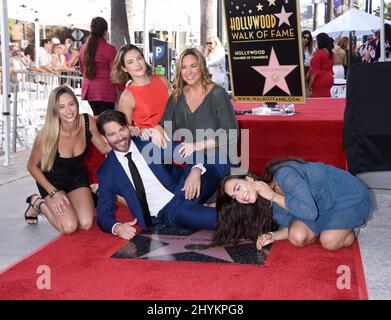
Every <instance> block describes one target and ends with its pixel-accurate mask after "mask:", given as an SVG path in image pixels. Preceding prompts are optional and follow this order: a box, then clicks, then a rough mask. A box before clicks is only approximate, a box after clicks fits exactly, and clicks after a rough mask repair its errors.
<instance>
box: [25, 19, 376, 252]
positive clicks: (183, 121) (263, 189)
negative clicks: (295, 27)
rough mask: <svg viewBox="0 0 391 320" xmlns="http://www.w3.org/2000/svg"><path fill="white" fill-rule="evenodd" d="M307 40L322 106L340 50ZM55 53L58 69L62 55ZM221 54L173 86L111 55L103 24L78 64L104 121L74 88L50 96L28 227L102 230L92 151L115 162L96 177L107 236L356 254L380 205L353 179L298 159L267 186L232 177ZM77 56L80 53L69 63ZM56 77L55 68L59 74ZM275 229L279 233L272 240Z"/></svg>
mask: <svg viewBox="0 0 391 320" xmlns="http://www.w3.org/2000/svg"><path fill="white" fill-rule="evenodd" d="M305 37H306V39H303V40H305V41H307V43H306V45H305V46H304V48H305V50H306V55H305V57H306V61H308V62H310V64H308V63H307V65H306V66H307V68H308V72H309V78H308V85H309V86H310V88H312V93H313V94H314V95H322V94H324V92H323V90H324V88H323V86H324V83H326V82H327V84H328V83H329V82H331V83H332V81H333V74H332V72H331V73H330V75H331V76H330V77H328V78H327V79H326V78H323V79H321V80H319V77H318V76H319V74H322V73H323V70H324V69H325V67H324V66H325V65H327V69H330V70H332V68H333V64H334V59H333V49H332V46H331V42H330V39H329V37H328V36H327V35H326V36H324V35H318V37H317V45H318V50H316V51H314V48H313V46H312V39H311V40H310V33H306V35H305ZM326 37H327V38H326ZM303 38H304V36H303ZM309 40H310V41H309ZM45 46H46V48H45ZM52 46H53V45H52V43H51V42H47V41H43V47H42V49H43V50H45V52H47V53H48V52H49V51H50V50H52V48H51V47H52ZM70 47H71V45H70ZM55 48H56V49H54V50H55V55H56V59H54V60H55V61H56V62H55V65H57V64H59V62H60V61H62V60H63V59H62V58H61V52H62V49H61V51H60V48H62V47H61V46H56V47H55ZM68 51H69V49H68ZM222 53H223V50H222V48H221V44H220V42H219V41H218V39H217V38H216V37H211V38H209V39H208V41H207V43H206V51H205V55H203V54H202V53H201V52H200V51H199V50H197V49H195V48H189V49H186V50H184V51H183V52H182V53H181V55H180V56H179V58H178V61H177V68H176V74H175V80H174V82H173V84H172V85H171V84H170V83H169V82H168V81H167V79H166V78H165V77H164V76H161V75H155V74H154V73H153V69H152V67H151V66H150V65H149V64H148V62H147V61H146V59H145V57H144V55H143V53H142V51H140V49H139V48H138V47H137V46H134V45H131V44H130V45H129V44H127V45H124V46H122V47H121V48H120V49H119V50H118V51H117V50H116V48H115V47H113V46H112V45H110V44H109V43H108V41H107V22H106V21H105V20H104V19H103V18H100V17H97V18H94V19H93V20H92V22H91V34H90V36H89V37H88V39H87V42H86V44H84V45H83V46H82V47H81V50H80V54H79V56H78V58H79V59H78V60H79V63H80V70H81V72H82V75H83V85H82V95H83V99H85V100H88V102H89V103H90V105H91V107H92V109H93V111H94V115H95V117H92V116H90V115H87V114H80V113H79V105H78V100H77V98H76V96H75V94H74V93H73V91H72V90H71V89H70V88H68V87H66V86H59V87H58V88H56V89H54V90H53V91H52V92H51V94H50V97H49V102H48V108H47V113H46V119H45V124H44V126H43V128H42V129H41V131H40V132H39V134H38V135H37V137H36V139H35V142H34V146H33V149H32V151H31V155H30V159H29V161H28V166H27V167H28V170H29V172H30V173H31V175H32V176H33V178H34V179H35V180H36V182H37V186H38V190H39V194H33V195H31V196H29V197H28V198H27V200H26V202H27V203H28V207H27V210H26V211H25V220H26V221H27V223H29V224H36V223H37V222H38V216H39V215H40V214H42V215H44V216H45V217H46V218H47V219H48V220H49V222H50V223H51V224H52V225H53V226H54V227H55V228H56V229H57V230H58V231H59V232H61V233H63V234H71V233H73V232H74V231H75V230H77V229H82V230H88V229H90V228H91V227H92V226H93V222H94V218H95V217H94V202H93V194H92V190H91V188H90V184H89V181H88V178H87V174H86V169H85V168H84V167H83V159H84V158H85V157H86V156H87V153H88V148H87V143H88V142H89V141H91V142H92V144H93V145H95V147H96V148H97V149H98V150H99V151H100V152H101V153H102V154H105V155H107V157H106V159H105V161H104V162H103V164H102V165H101V167H100V168H99V170H98V172H97V176H98V181H99V184H98V191H97V194H98V201H97V207H96V219H97V223H98V225H99V227H100V228H101V229H102V230H103V231H104V232H108V233H112V234H114V235H117V236H119V237H121V238H123V239H132V238H133V237H134V236H135V235H136V234H137V231H138V228H137V226H139V227H141V228H143V229H153V230H156V229H159V228H162V227H164V226H167V225H168V226H179V227H181V226H185V227H196V228H202V229H212V230H216V233H215V238H214V241H213V243H214V245H228V244H232V243H236V242H238V241H239V240H240V239H242V238H245V239H247V240H253V241H256V246H257V248H258V249H259V250H261V249H262V247H263V246H265V245H267V244H269V243H271V242H273V241H276V240H283V239H288V240H289V241H290V242H291V243H292V244H293V245H295V246H299V247H303V246H306V245H310V244H312V243H314V242H315V241H316V240H317V239H319V240H320V243H321V244H322V246H323V247H324V248H325V249H328V250H337V249H340V248H342V247H346V246H350V245H351V244H352V243H353V241H354V239H355V234H354V229H355V228H357V227H360V226H362V225H363V224H364V223H365V221H366V219H367V218H368V216H369V214H370V211H371V201H370V199H369V194H368V190H367V188H366V187H365V186H364V185H363V184H362V183H361V182H360V181H359V180H358V179H357V178H355V177H354V176H352V175H351V174H349V173H348V172H346V171H343V170H340V169H337V168H335V167H333V166H330V165H326V164H323V163H312V162H307V161H304V160H302V159H291V158H288V159H283V160H280V161H274V162H272V163H271V164H270V165H269V166H268V167H267V169H266V173H265V175H264V176H262V177H260V176H255V175H251V174H248V175H246V176H230V175H229V174H230V172H231V169H232V167H233V166H232V165H231V162H230V159H229V153H228V152H227V150H229V148H230V146H231V145H235V146H236V145H237V143H238V134H239V133H238V131H239V126H238V122H237V119H236V116H235V111H234V107H233V105H232V102H231V99H230V97H229V95H228V94H227V91H226V89H227V80H226V72H225V69H224V68H223V65H224V63H225V62H224V63H223V58H222V57H223V54H222ZM72 57H73V56H72V52H71V53H70V56H69V57H68V58H69V59H68V61H73V59H72ZM46 58H47V60H49V55H47V57H46ZM224 59H225V58H224ZM64 61H66V60H65V59H64ZM51 66H52V67H49V64H46V67H47V68H48V70H51V71H50V72H52V71H53V70H54V69H52V68H53V64H51ZM117 100H118V110H115V109H116V108H115V104H116V101H117ZM95 121H96V122H95ZM228 132H231V133H232V132H234V133H235V134H234V135H231V134H228ZM227 137H229V138H228V139H227ZM211 199H212V200H211ZM117 201H121V203H123V204H124V205H126V206H128V207H129V209H130V211H131V213H132V215H133V220H131V221H128V222H126V223H121V222H119V221H118V220H117V219H116V217H115V214H114V213H115V208H116V202H117ZM273 220H274V221H275V222H276V223H277V224H278V225H279V230H278V231H273V230H272V221H273Z"/></svg>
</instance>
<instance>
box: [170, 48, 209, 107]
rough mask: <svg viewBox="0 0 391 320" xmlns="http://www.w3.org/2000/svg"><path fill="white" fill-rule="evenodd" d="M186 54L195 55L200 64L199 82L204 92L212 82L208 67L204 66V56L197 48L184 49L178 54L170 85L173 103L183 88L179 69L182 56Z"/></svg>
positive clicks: (183, 83) (180, 68)
mask: <svg viewBox="0 0 391 320" xmlns="http://www.w3.org/2000/svg"><path fill="white" fill-rule="evenodd" d="M188 55H192V56H194V57H196V59H197V62H198V63H199V64H200V68H201V84H202V87H203V91H204V93H206V92H207V86H208V84H213V83H214V82H213V81H212V80H211V77H210V74H209V72H208V68H207V66H206V61H205V58H204V56H203V55H202V53H201V52H200V51H199V50H197V49H195V48H188V49H186V50H184V51H183V52H182V53H181V55H180V56H179V59H178V63H177V67H176V72H175V80H174V83H173V85H172V88H173V92H172V96H173V99H174V102H175V103H176V102H177V101H178V97H179V96H180V94H181V93H182V92H183V88H184V87H185V86H186V82H185V80H183V78H182V75H181V71H182V62H183V58H184V57H186V56H188Z"/></svg>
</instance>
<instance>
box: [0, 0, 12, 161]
mask: <svg viewBox="0 0 391 320" xmlns="http://www.w3.org/2000/svg"><path fill="white" fill-rule="evenodd" d="M1 45H2V46H3V47H2V52H3V54H2V57H1V58H2V66H3V72H2V73H3V79H2V81H3V107H2V113H3V123H4V145H3V149H4V155H5V157H4V166H8V165H9V164H10V163H11V155H10V152H11V137H10V133H11V115H10V96H11V95H10V72H9V70H10V61H9V55H8V54H7V53H8V46H9V33H8V6H7V0H2V6H1Z"/></svg>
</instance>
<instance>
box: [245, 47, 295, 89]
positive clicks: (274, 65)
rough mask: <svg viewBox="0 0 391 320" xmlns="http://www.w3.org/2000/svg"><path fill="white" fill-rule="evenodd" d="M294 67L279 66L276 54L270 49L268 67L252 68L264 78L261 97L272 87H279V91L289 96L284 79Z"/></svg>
mask: <svg viewBox="0 0 391 320" xmlns="http://www.w3.org/2000/svg"><path fill="white" fill-rule="evenodd" d="M296 67H297V65H280V63H279V61H278V59H277V56H276V53H275V52H274V48H273V47H272V51H271V54H270V60H269V65H268V66H263V67H261V66H252V68H253V69H255V71H257V72H258V73H260V74H261V75H263V76H264V77H265V78H266V79H265V84H264V86H263V93H262V95H265V94H266V93H268V92H269V91H270V90H271V89H273V88H274V87H279V88H280V89H281V90H283V91H284V92H286V93H287V94H289V95H291V92H290V91H289V88H288V84H287V83H286V80H285V77H286V76H287V75H288V74H290V73H291V72H292V71H293V70H294V69H295V68H296Z"/></svg>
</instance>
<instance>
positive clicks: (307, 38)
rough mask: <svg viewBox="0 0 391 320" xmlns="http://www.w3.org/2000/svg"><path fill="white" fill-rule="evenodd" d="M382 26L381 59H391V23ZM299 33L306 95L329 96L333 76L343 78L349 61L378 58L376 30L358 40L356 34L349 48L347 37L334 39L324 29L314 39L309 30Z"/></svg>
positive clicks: (368, 61)
mask: <svg viewBox="0 0 391 320" xmlns="http://www.w3.org/2000/svg"><path fill="white" fill-rule="evenodd" d="M384 30H385V32H384V45H385V57H384V60H385V61H391V25H389V24H387V23H386V24H385V25H384ZM301 37H302V45H303V63H304V72H305V79H306V81H305V83H306V93H307V96H308V97H330V96H331V93H330V89H331V87H332V86H333V84H334V82H335V79H346V78H347V73H348V69H349V66H350V65H353V64H356V63H375V62H378V61H379V59H380V47H381V39H380V31H379V30H378V31H376V32H375V33H374V34H372V35H368V36H364V37H363V42H362V43H361V44H360V43H359V42H357V41H356V38H352V43H351V52H350V48H349V38H348V37H341V38H339V39H338V40H336V39H333V38H331V37H329V36H328V35H327V34H326V33H320V34H318V35H317V36H316V39H313V38H312V35H311V32H310V31H308V30H304V31H303V32H302V34H301ZM314 40H316V48H315V43H314V42H315V41H314ZM327 52H328V54H327Z"/></svg>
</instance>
